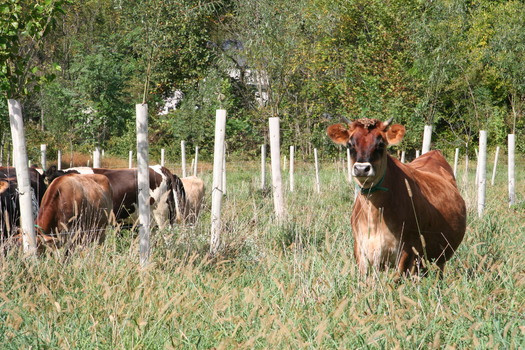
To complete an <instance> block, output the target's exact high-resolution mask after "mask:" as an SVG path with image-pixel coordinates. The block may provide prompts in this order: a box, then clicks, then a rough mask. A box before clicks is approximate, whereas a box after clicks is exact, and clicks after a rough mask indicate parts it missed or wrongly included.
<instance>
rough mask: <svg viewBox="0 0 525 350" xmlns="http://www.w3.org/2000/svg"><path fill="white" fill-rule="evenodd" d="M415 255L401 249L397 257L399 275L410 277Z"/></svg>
mask: <svg viewBox="0 0 525 350" xmlns="http://www.w3.org/2000/svg"><path fill="white" fill-rule="evenodd" d="M414 263H415V255H414V253H412V252H410V251H408V250H405V249H403V250H402V251H401V255H400V256H399V262H398V263H397V272H398V273H399V275H410V274H412V273H414V271H413V270H414V268H415V264H414Z"/></svg>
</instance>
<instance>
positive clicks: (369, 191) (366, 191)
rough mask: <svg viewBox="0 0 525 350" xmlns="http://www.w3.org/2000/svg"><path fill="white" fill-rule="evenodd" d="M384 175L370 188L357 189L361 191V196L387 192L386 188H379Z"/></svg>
mask: <svg viewBox="0 0 525 350" xmlns="http://www.w3.org/2000/svg"><path fill="white" fill-rule="evenodd" d="M385 175H386V173H385V174H384V175H383V177H382V178H381V180H379V182H378V183H377V184H375V185H374V186H372V187H369V188H364V187H359V189H360V190H361V194H372V193H374V192H376V191H385V192H386V191H388V188H386V187H381V184H382V183H383V180H384V179H385Z"/></svg>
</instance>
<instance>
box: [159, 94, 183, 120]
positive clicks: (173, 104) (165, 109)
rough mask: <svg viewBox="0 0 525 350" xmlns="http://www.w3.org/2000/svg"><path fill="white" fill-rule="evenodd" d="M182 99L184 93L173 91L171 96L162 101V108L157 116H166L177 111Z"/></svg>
mask: <svg viewBox="0 0 525 350" xmlns="http://www.w3.org/2000/svg"><path fill="white" fill-rule="evenodd" d="M183 98H184V93H183V92H182V91H180V90H175V91H174V92H173V95H171V96H170V97H168V98H166V99H165V100H164V105H163V106H162V109H161V110H160V112H159V115H166V114H168V113H169V112H171V111H174V110H175V109H177V106H178V104H179V103H180V102H181V101H182V99H183Z"/></svg>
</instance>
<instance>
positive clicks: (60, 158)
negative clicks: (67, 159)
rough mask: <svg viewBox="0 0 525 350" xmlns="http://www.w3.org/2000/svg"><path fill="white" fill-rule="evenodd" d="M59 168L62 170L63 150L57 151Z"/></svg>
mask: <svg viewBox="0 0 525 350" xmlns="http://www.w3.org/2000/svg"><path fill="white" fill-rule="evenodd" d="M57 169H58V170H62V151H61V150H58V152H57Z"/></svg>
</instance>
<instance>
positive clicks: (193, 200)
mask: <svg viewBox="0 0 525 350" xmlns="http://www.w3.org/2000/svg"><path fill="white" fill-rule="evenodd" d="M181 181H182V183H183V185H184V191H185V192H186V201H185V202H184V206H183V208H182V209H181V214H182V221H183V222H184V223H187V224H190V225H191V224H194V223H195V222H196V221H197V218H198V217H199V213H200V211H201V208H202V200H203V198H204V181H202V179H200V178H198V177H196V176H188V177H183V178H181Z"/></svg>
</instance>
